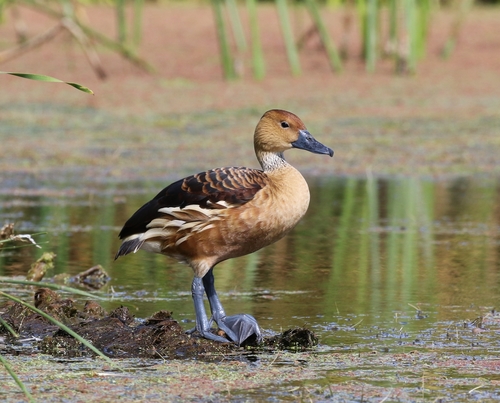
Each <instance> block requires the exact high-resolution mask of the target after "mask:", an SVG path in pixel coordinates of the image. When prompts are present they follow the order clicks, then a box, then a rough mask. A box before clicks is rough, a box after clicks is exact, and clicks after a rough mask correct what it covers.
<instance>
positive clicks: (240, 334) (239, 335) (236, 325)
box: [203, 268, 262, 345]
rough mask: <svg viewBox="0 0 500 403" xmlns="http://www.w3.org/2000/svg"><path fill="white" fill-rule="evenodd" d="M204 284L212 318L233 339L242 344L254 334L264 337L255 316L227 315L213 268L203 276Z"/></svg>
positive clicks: (260, 337)
mask: <svg viewBox="0 0 500 403" xmlns="http://www.w3.org/2000/svg"><path fill="white" fill-rule="evenodd" d="M203 286H204V288H205V292H206V294H207V297H208V302H209V303H210V310H211V311H212V319H213V320H214V321H215V323H217V326H219V329H221V330H223V331H224V332H225V333H226V334H227V335H228V336H229V338H230V339H231V340H233V341H234V342H235V343H238V345H240V344H241V343H243V342H244V341H245V340H246V339H247V338H249V337H250V336H252V335H255V336H256V337H257V341H260V340H261V339H262V335H261V333H260V328H259V325H258V323H257V321H256V320H255V318H254V317H253V316H251V315H248V314H239V315H232V316H226V312H225V311H224V308H223V307H222V304H221V302H220V300H219V297H218V296H217V292H216V291H215V285H214V274H213V268H212V269H210V270H209V271H208V272H207V274H205V276H204V277H203Z"/></svg>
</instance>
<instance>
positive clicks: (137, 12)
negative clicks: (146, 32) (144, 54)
mask: <svg viewBox="0 0 500 403" xmlns="http://www.w3.org/2000/svg"><path fill="white" fill-rule="evenodd" d="M143 10H144V0H134V15H133V19H132V44H133V46H134V48H136V49H137V48H138V47H139V45H140V44H141V41H142V13H143Z"/></svg>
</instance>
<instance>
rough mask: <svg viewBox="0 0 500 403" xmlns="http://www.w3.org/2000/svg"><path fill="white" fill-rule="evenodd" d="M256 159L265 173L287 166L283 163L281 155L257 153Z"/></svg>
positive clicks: (265, 152)
mask: <svg viewBox="0 0 500 403" xmlns="http://www.w3.org/2000/svg"><path fill="white" fill-rule="evenodd" d="M257 159H258V160H259V162H260V166H261V167H262V169H263V170H264V171H265V172H269V171H274V170H275V169H280V168H284V167H286V166H288V165H289V164H288V162H286V161H285V157H284V156H283V153H274V152H269V151H259V152H257Z"/></svg>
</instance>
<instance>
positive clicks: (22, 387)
mask: <svg viewBox="0 0 500 403" xmlns="http://www.w3.org/2000/svg"><path fill="white" fill-rule="evenodd" d="M0 362H1V363H2V364H3V366H4V367H5V369H6V370H7V372H8V373H9V375H10V376H11V377H12V379H14V382H15V383H16V384H17V386H19V388H20V389H21V390H22V391H23V393H24V395H25V396H26V398H27V399H28V401H29V402H30V403H35V399H33V396H31V393H30V392H29V391H28V389H27V388H26V385H24V383H23V381H21V380H20V379H19V378H18V376H17V375H16V373H15V372H14V371H13V370H12V368H11V366H10V364H9V363H8V361H7V360H6V359H5V358H3V356H2V354H0Z"/></svg>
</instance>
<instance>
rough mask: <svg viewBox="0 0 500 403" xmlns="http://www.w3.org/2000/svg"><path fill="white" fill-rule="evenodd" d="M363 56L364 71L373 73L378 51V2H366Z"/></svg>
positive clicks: (372, 0) (374, 0)
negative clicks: (364, 59)
mask: <svg viewBox="0 0 500 403" xmlns="http://www.w3.org/2000/svg"><path fill="white" fill-rule="evenodd" d="M367 1H368V4H367V9H366V37H365V56H366V70H367V71H368V72H370V73H373V72H374V71H375V65H376V63H377V50H378V32H377V31H378V0H367Z"/></svg>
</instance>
